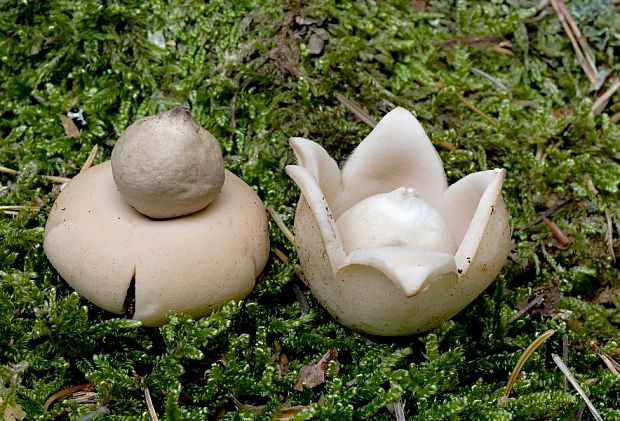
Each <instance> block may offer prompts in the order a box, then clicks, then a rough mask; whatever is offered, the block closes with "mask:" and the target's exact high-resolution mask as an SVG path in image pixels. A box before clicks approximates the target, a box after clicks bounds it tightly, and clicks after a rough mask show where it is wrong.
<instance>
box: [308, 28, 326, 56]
mask: <svg viewBox="0 0 620 421" xmlns="http://www.w3.org/2000/svg"><path fill="white" fill-rule="evenodd" d="M323 45H325V41H324V40H323V38H321V37H320V36H318V35H317V34H314V33H313V34H312V35H310V40H309V41H308V51H310V54H321V52H322V51H323Z"/></svg>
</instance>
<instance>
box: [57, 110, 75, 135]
mask: <svg viewBox="0 0 620 421" xmlns="http://www.w3.org/2000/svg"><path fill="white" fill-rule="evenodd" d="M60 121H61V122H62V125H63V127H64V128H65V134H66V135H67V137H78V136H80V129H78V127H77V126H76V125H75V123H74V122H73V120H71V119H70V118H69V117H67V116H66V115H64V114H60Z"/></svg>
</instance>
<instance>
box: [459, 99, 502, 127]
mask: <svg viewBox="0 0 620 421" xmlns="http://www.w3.org/2000/svg"><path fill="white" fill-rule="evenodd" d="M456 96H457V97H458V98H459V99H460V100H461V101H462V102H463V104H465V105H466V106H467V108H469V109H470V110H472V111H473V112H475V113H476V114H478V115H479V116H481V117H482V118H484V119H485V120H486V121H488V122H489V123H491V125H493V126H496V127H497V125H498V123H497V120H495V119H494V118H493V117H491V116H489V115H487V114H485V113H484V112H482V111H480V110H479V109H478V108H477V107H476V106H475V105H474V104H472V103H471V102H469V101H468V100H466V99H465V97H464V96H463V95H461V94H456Z"/></svg>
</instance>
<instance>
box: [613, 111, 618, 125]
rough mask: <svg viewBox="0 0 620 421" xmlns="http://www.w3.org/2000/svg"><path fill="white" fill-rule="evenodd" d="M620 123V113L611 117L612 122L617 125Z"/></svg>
mask: <svg viewBox="0 0 620 421" xmlns="http://www.w3.org/2000/svg"><path fill="white" fill-rule="evenodd" d="M619 121H620V111H618V112H617V113H616V114H614V115H612V116H611V122H612V123H614V124H617V123H618V122H619Z"/></svg>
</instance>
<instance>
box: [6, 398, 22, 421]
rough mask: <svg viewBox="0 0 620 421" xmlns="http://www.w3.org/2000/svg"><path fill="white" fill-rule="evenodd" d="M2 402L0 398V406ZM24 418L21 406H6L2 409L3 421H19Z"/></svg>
mask: <svg viewBox="0 0 620 421" xmlns="http://www.w3.org/2000/svg"><path fill="white" fill-rule="evenodd" d="M3 400H4V399H2V398H0V405H2V402H3ZM24 418H26V412H24V410H23V409H22V407H21V406H19V405H17V404H14V405H7V406H6V407H5V408H4V418H2V419H3V420H4V421H21V420H23V419H24Z"/></svg>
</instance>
